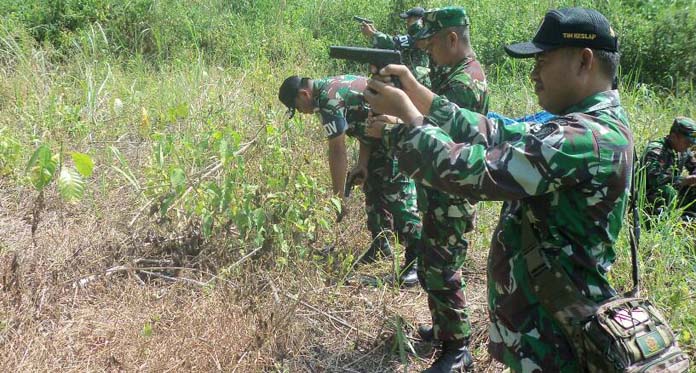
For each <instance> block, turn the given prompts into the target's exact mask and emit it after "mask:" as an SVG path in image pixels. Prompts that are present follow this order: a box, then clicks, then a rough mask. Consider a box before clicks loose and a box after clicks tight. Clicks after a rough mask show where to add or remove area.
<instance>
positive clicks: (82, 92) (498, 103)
mask: <svg viewBox="0 0 696 373" xmlns="http://www.w3.org/2000/svg"><path fill="white" fill-rule="evenodd" d="M356 7H357V5H356ZM377 8H379V7H378V6H376V5H371V7H370V8H369V9H368V8H365V9H357V8H356V9H352V8H351V11H354V12H355V13H360V14H362V15H366V14H373V13H375V14H377V15H380V14H382V13H379V12H383V11H382V10H378V9H377ZM371 9H374V11H371ZM533 9H534V8H533V5H529V6H528V7H526V8H524V9H523V10H521V12H522V13H525V12H530V13H531V12H532V11H533ZM312 12H314V13H317V12H318V13H323V14H325V15H326V14H329V15H331V14H334V13H332V9H328V10H327V9H321V8H319V9H315V8H312V9H305V8H302V7H296V8H293V7H288V9H286V10H285V13H283V14H278V15H277V17H278V18H279V19H280V18H281V17H287V18H293V17H311V14H313V13H312ZM537 12H538V10H537ZM490 17H493V15H490ZM337 19H338V18H337ZM263 27H267V28H268V29H269V31H272V30H276V28H275V27H273V26H270V25H265V26H263ZM276 27H280V26H276ZM325 27H328V26H325ZM337 27H338V26H337ZM343 27H344V28H345V29H340V30H339V32H338V33H337V34H330V35H328V36H326V37H324V38H322V37H321V35H319V36H320V37H319V38H308V37H307V35H308V34H312V33H313V32H314V33H316V32H321V31H322V30H323V28H320V27H319V28H316V29H315V30H310V29H302V28H299V29H296V30H291V31H287V30H286V31H285V32H287V33H288V34H287V35H288V37H287V38H277V39H275V41H267V42H266V44H263V47H260V48H261V49H263V50H266V49H267V48H271V49H273V48H276V49H275V50H276V51H277V52H276V53H279V55H280V56H285V58H286V60H283V59H278V58H277V57H273V53H271V52H267V53H259V51H258V48H257V47H256V46H255V45H251V44H247V45H246V46H245V47H239V46H237V47H236V48H237V49H235V51H236V52H235V53H237V55H241V56H247V57H240V58H239V60H235V61H233V63H223V62H221V61H216V62H211V61H212V60H214V59H213V58H207V57H204V56H205V55H204V54H198V53H196V52H195V51H189V52H184V53H180V54H178V55H177V56H176V57H175V58H168V59H167V60H166V61H162V62H160V63H158V64H157V65H156V68H155V67H153V66H152V65H151V64H149V63H147V62H144V61H143V59H142V58H140V57H128V56H127V55H126V56H125V57H119V58H114V57H111V55H110V54H109V53H107V52H104V50H106V49H108V48H103V47H104V46H105V45H106V46H108V45H109V41H108V40H106V41H103V39H104V37H102V36H101V35H100V32H99V30H98V29H93V30H92V31H91V32H88V33H86V34H85V35H87V36H86V37H84V38H82V39H80V40H82V41H83V44H78V46H79V48H78V47H76V48H77V52H75V53H74V54H73V56H72V57H70V58H68V59H66V60H63V61H62V62H56V60H55V59H54V58H53V57H54V53H55V51H53V50H52V49H51V48H50V47H47V46H44V47H42V48H38V47H36V46H32V45H31V44H27V43H23V42H22V39H21V37H19V38H8V37H7V36H4V37H3V42H4V44H3V45H4V47H3V48H4V49H3V50H2V51H3V55H2V57H3V59H2V61H3V63H2V65H1V66H2V69H1V71H0V72H1V74H2V80H0V84H1V85H2V86H1V88H2V89H0V113H1V115H0V129H1V130H0V140H2V142H1V143H0V144H1V145H2V147H0V150H2V164H0V166H2V167H1V168H2V172H3V177H2V179H1V181H0V188H2V189H1V190H2V192H0V285H1V287H0V289H1V291H2V293H3V296H2V297H0V367H2V370H3V371H5V370H17V371H35V370H46V369H48V368H49V367H50V368H52V369H55V368H58V367H60V368H62V369H63V370H67V371H84V370H118V369H125V370H138V369H139V370H147V371H162V370H167V369H172V370H178V371H185V370H198V371H211V370H218V369H219V370H225V371H234V370H236V371H239V372H245V371H260V370H278V371H302V370H305V371H322V370H329V371H374V372H377V371H385V370H391V369H401V368H403V367H404V366H406V365H408V366H411V367H413V366H420V367H422V366H426V365H427V363H428V359H429V358H430V357H431V356H432V352H431V350H430V349H429V346H426V345H421V344H418V343H412V341H409V340H408V339H405V338H403V337H401V335H400V334H399V332H398V331H400V330H406V332H407V333H408V332H410V331H412V327H413V325H416V324H417V323H420V322H427V321H428V314H427V308H426V302H425V296H424V294H423V292H421V291H420V290H411V291H407V292H400V291H398V290H397V289H393V288H392V287H390V286H387V285H382V284H380V283H379V281H378V284H377V286H373V285H372V282H374V281H373V280H374V279H375V278H378V279H379V278H382V277H384V276H388V275H389V274H390V273H391V272H393V268H394V266H395V264H396V263H393V262H389V261H385V262H383V263H379V264H376V265H374V266H370V267H367V268H358V269H355V268H353V267H352V266H351V260H352V258H353V257H354V256H356V255H359V253H360V251H361V250H362V249H363V248H364V247H366V245H367V244H368V242H367V239H368V237H367V233H366V231H365V230H364V229H363V227H364V221H363V219H364V218H363V216H362V215H363V214H362V213H361V194H360V193H356V196H355V197H354V198H353V200H352V201H351V202H350V205H349V208H350V215H349V216H348V218H347V221H346V222H345V224H343V225H342V226H341V227H336V226H334V225H333V224H332V223H330V221H331V219H332V218H333V214H334V212H333V207H332V203H331V201H330V199H329V196H328V192H327V189H328V185H329V182H328V177H327V174H328V172H327V169H326V162H325V156H324V155H323V154H324V153H325V151H324V149H325V143H324V140H323V138H322V136H321V133H320V131H319V130H318V123H317V122H316V119H314V118H311V119H310V118H303V119H295V120H293V121H291V122H289V123H288V122H286V121H285V120H283V119H282V109H281V107H280V104H279V103H278V102H277V101H276V98H275V95H276V89H277V88H276V87H277V85H278V84H279V83H280V81H281V80H282V79H283V78H284V77H285V76H286V75H288V74H290V73H294V72H299V73H303V74H308V75H309V74H312V75H323V74H335V73H337V72H338V70H337V66H336V65H334V64H333V63H328V64H327V63H326V61H325V60H324V59H323V55H324V54H323V52H322V48H324V46H325V45H327V44H330V43H331V42H332V41H333V40H332V39H334V40H339V41H340V40H345V38H347V37H348V36H347V35H348V34H349V33H350V32H354V31H355V30H354V28H355V26H354V25H352V24H351V25H350V26H343ZM332 35H333V36H332ZM336 35H338V36H336ZM13 40H14V41H15V42H12V41H13ZM100 40H101V41H100ZM354 41H355V42H357V41H358V39H357V38H355V39H354ZM360 42H361V43H362V40H360ZM269 43H270V44H273V45H275V47H268V46H267V45H268V44H269ZM293 43H298V44H299V45H304V46H308V47H313V48H308V49H306V50H305V51H304V52H306V54H305V53H300V52H299V51H295V49H293V48H292V46H293V45H297V44H293ZM100 46H101V47H100ZM481 49H482V50H484V51H487V50H492V48H481ZM482 53H483V52H482ZM285 61H290V62H289V63H286V62H285ZM525 69H526V66H525V65H524V64H523V65H517V64H516V63H510V62H503V63H501V64H498V65H497V66H490V67H489V70H488V71H489V77H490V80H491V92H492V103H493V108H494V110H496V111H500V112H504V113H506V114H511V115H517V114H524V113H529V112H532V111H535V110H536V104H535V100H534V98H533V95H532V94H531V89H530V86H529V83H528V82H527V80H526V78H525V73H524V71H525ZM510 71H513V73H510ZM515 71H517V73H514V72H515ZM626 83H628V84H627V85H626V88H625V89H623V91H622V98H623V100H624V104H625V106H626V108H627V111H628V112H629V114H630V115H631V120H632V123H633V125H634V130H635V133H636V139H637V144H638V145H639V147H640V146H642V145H643V144H645V142H646V141H647V139H649V138H652V137H655V136H659V135H661V134H663V133H665V132H666V131H667V129H668V127H669V123H670V122H671V119H672V118H673V117H674V116H675V115H691V116H694V115H695V113H694V112H693V108H694V103H695V102H696V100H695V99H694V92H693V91H688V90H687V91H686V93H683V92H682V93H680V95H679V96H674V95H671V94H669V93H666V92H661V91H657V90H655V89H651V88H650V87H647V86H642V85H637V84H633V83H631V82H629V81H627V82H626ZM116 99H118V100H120V101H121V102H122V103H123V107H122V108H119V107H118V105H115V102H116ZM143 109H144V110H143ZM223 140H225V143H226V144H227V145H225V146H223V145H222V143H223ZM37 141H40V142H46V143H48V144H50V145H51V146H52V147H53V149H54V151H58V149H60V144H62V147H63V149H64V150H65V151H72V150H76V151H81V152H85V153H88V154H90V155H91V156H92V157H93V158H94V160H95V164H96V169H95V174H94V176H92V177H91V178H90V179H89V183H88V188H87V195H86V197H85V198H84V199H83V201H82V202H80V203H79V204H67V203H64V202H63V201H62V200H61V199H60V198H59V197H58V196H57V193H56V190H55V188H54V187H52V188H49V189H47V191H46V195H45V207H44V208H43V209H42V213H41V214H40V215H39V219H38V222H39V224H38V228H37V231H36V234H35V236H34V237H33V238H32V234H31V223H32V221H35V220H33V218H32V210H34V204H35V202H36V196H37V193H36V192H35V191H33V190H32V187H31V186H30V185H29V184H28V182H27V180H26V177H25V176H24V172H23V166H24V165H25V164H26V162H27V160H28V158H29V156H30V155H31V152H32V151H33V149H34V147H35V143H36V142H37ZM247 143H249V146H248V147H245V146H244V145H245V144H247ZM227 147H229V149H228V148H227ZM112 148H116V149H118V150H119V151H120V153H121V154H123V161H120V160H119V159H118V158H117V157H116V156H115V155H114V154H115V153H114V151H113V150H112ZM222 149H228V151H223V150H222ZM235 152H236V153H237V155H231V154H232V153H235ZM353 152H354V150H353ZM160 154H161V155H160ZM353 154H354V155H355V153H353ZM223 159H225V160H223ZM220 162H223V163H220ZM126 165H127V166H126ZM218 165H220V166H219V167H217V166H218ZM174 169H180V170H182V171H184V174H185V175H186V184H185V187H184V188H183V190H177V187H176V185H172V174H173V173H172V172H173V170H174ZM118 170H122V171H126V172H125V173H126V174H128V172H127V171H130V172H131V173H132V175H133V179H132V180H134V181H135V182H133V181H128V180H127V179H126V178H124V177H123V173H121V172H119V171H118ZM212 184H216V185H221V186H225V185H226V186H228V187H230V188H232V190H233V192H232V193H231V197H230V202H229V204H230V206H232V207H230V208H229V209H227V208H226V209H224V211H222V212H220V213H217V214H216V215H214V221H215V224H214V227H215V230H214V231H213V234H212V237H211V238H210V239H208V240H207V241H206V240H203V239H202V238H201V233H200V227H199V226H198V225H197V222H198V221H199V219H198V217H199V216H203V215H204V214H205V211H207V210H206V209H208V208H210V206H212V205H213V204H214V201H213V199H211V198H210V197H209V194H210V192H209V191H210V190H211V189H210V187H209V186H210V185H212ZM189 188H190V190H191V191H190V192H188V193H184V192H185V191H186V190H188V189H189ZM172 190H173V191H174V192H175V193H176V195H177V199H176V201H175V202H174V203H173V205H172V207H171V209H170V210H169V211H167V212H166V213H165V214H161V213H160V212H158V211H157V209H155V210H154V214H153V215H149V212H150V211H151V208H150V206H156V207H158V208H160V210H161V207H162V205H163V196H166V195H168V193H169V192H170V191H172ZM498 208H499V205H497V204H494V203H482V204H480V215H481V216H480V220H479V222H478V228H477V230H476V231H475V232H474V233H473V234H472V237H471V240H472V249H471V254H470V257H471V260H470V263H469V265H468V266H467V268H466V275H467V279H468V282H469V285H468V288H467V291H468V296H469V303H470V304H471V305H472V314H473V316H472V319H473V320H474V326H475V339H474V344H473V345H474V348H475V355H476V358H477V361H478V362H479V366H480V367H486V368H487V369H488V370H489V371H496V370H497V369H498V367H497V366H495V365H491V363H490V360H489V358H488V357H487V355H486V353H485V342H486V335H485V327H486V323H485V318H486V315H485V296H484V295H485V285H484V282H485V272H484V271H485V269H484V268H485V256H486V247H487V244H488V241H489V239H490V236H491V232H492V230H493V227H494V225H495V221H496V219H497V213H498ZM244 217H247V219H246V220H245V219H243V218H244ZM228 221H229V222H231V224H229V225H224V223H225V222H228ZM657 226H658V228H657V229H655V230H653V231H651V232H646V233H644V236H643V241H642V247H641V249H642V268H643V274H644V277H643V278H644V281H645V287H646V288H647V290H648V294H649V295H650V296H651V298H653V299H654V300H656V301H657V303H658V304H659V305H660V306H661V307H662V308H663V309H664V310H665V312H666V313H667V315H668V316H669V317H670V320H671V322H672V324H673V325H674V327H675V329H676V330H677V331H678V332H679V334H680V338H681V341H682V344H683V345H684V346H686V347H687V348H688V349H689V350H690V351H691V353H692V356H693V354H694V351H695V348H696V346H695V344H694V341H693V338H692V335H694V333H696V320H695V319H694V316H693V315H692V314H693V312H692V311H691V310H693V309H694V308H696V307H695V305H694V303H695V302H696V301H695V299H694V297H695V295H694V289H695V288H696V275H695V274H694V272H695V270H694V267H693V263H694V259H696V258H695V256H696V253H695V252H694V249H693V244H692V243H691V242H690V238H689V237H691V236H693V234H692V233H690V232H689V231H688V228H685V227H681V226H680V225H679V224H678V223H677V222H676V219H665V220H664V221H661V222H659V223H658V225H657ZM327 245H333V246H334V247H335V250H324V249H325V248H326V247H327ZM256 248H260V249H259V250H258V251H253V250H255V249H256ZM251 252H254V256H253V257H251V258H250V259H243V258H245V255H246V254H249V253H251ZM618 252H619V258H618V260H617V266H616V267H617V268H615V270H614V271H613V272H612V275H613V279H614V281H615V283H616V284H617V285H618V286H619V287H621V288H626V287H627V285H628V284H629V280H630V276H629V266H628V251H627V242H626V239H625V237H622V239H621V241H620V242H619V245H618ZM140 258H150V259H158V260H170V261H171V262H163V263H162V265H164V266H167V267H186V268H190V269H175V270H170V271H168V272H166V274H167V275H168V276H178V278H188V279H195V280H198V281H202V282H205V281H210V282H209V283H208V285H206V286H199V285H192V284H190V283H184V282H182V281H181V280H179V281H177V282H174V283H171V282H169V281H163V280H151V279H150V278H148V277H147V276H142V277H141V276H138V274H137V273H136V272H135V271H134V270H132V269H130V270H123V271H120V272H117V273H116V274H114V275H112V276H102V277H99V278H97V279H96V280H94V281H91V282H90V283H89V284H88V285H87V286H86V287H85V288H75V287H74V286H73V284H74V282H75V281H76V280H79V279H83V278H87V277H88V276H90V275H94V274H103V273H104V271H105V270H106V269H108V268H112V267H114V266H117V265H128V266H132V267H134V266H138V265H142V264H139V263H138V262H136V260H137V259H140ZM239 260H242V261H241V262H238V261H239ZM211 273H215V274H216V277H212V275H211ZM211 279H212V280H211ZM143 283H144V284H143ZM409 345H412V346H413V348H414V349H416V350H417V351H418V352H419V353H420V354H419V355H418V356H419V357H416V356H414V355H409V354H407V353H406V352H407V351H408V349H409Z"/></svg>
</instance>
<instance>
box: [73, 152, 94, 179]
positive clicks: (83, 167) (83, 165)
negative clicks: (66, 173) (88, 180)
mask: <svg viewBox="0 0 696 373" xmlns="http://www.w3.org/2000/svg"><path fill="white" fill-rule="evenodd" d="M70 156H71V157H72V160H73V163H75V168H76V169H77V172H79V173H80V175H82V176H83V177H90V176H92V171H94V162H93V161H92V158H90V156H89V155H87V154H84V153H78V152H72V153H70Z"/></svg>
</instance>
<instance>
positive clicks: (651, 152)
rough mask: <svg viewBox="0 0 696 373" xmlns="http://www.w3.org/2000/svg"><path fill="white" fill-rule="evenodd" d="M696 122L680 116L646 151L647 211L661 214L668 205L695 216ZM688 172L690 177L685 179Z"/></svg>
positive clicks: (643, 160) (644, 157) (644, 158)
mask: <svg viewBox="0 0 696 373" xmlns="http://www.w3.org/2000/svg"><path fill="white" fill-rule="evenodd" d="M694 144H696V122H694V120H693V119H690V118H686V117H677V118H676V119H675V120H674V122H673V123H672V128H671V130H670V133H669V135H668V136H666V137H664V138H661V139H659V140H655V141H651V142H649V143H648V145H647V146H646V148H645V153H644V154H643V158H642V165H643V167H644V169H645V171H644V172H645V182H646V185H645V194H646V197H647V200H648V211H649V212H651V213H653V214H659V213H660V212H661V211H662V210H663V209H664V208H666V207H669V206H682V207H686V209H685V211H684V215H685V216H689V217H692V218H693V217H696V203H693V202H694V201H695V200H696V188H691V187H692V186H693V185H696V174H695V173H696V155H694V153H693V152H692V151H691V149H690V148H691V147H692V146H694ZM684 170H686V171H687V172H688V175H686V176H683V175H682V173H683V172H684Z"/></svg>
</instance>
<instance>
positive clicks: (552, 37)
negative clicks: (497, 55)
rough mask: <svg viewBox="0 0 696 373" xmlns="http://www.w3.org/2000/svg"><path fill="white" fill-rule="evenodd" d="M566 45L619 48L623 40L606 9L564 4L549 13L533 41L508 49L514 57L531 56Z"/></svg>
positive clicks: (611, 50) (607, 49)
mask: <svg viewBox="0 0 696 373" xmlns="http://www.w3.org/2000/svg"><path fill="white" fill-rule="evenodd" d="M562 47H581V48H592V49H601V50H606V51H609V52H618V51H619V41H618V38H617V37H616V33H615V32H614V30H613V29H612V28H611V25H610V24H609V20H607V18H606V17H604V15H602V13H600V12H598V11H596V10H594V9H586V8H564V9H556V10H551V11H549V12H548V13H546V15H545V16H544V19H543V21H542V22H541V25H540V26H539V29H538V30H537V33H536V35H534V38H533V39H532V41H531V42H525V43H517V44H512V45H508V46H506V47H505V52H507V54H509V55H510V56H511V57H514V58H529V57H534V55H536V54H537V53H541V52H546V51H550V50H553V49H557V48H562Z"/></svg>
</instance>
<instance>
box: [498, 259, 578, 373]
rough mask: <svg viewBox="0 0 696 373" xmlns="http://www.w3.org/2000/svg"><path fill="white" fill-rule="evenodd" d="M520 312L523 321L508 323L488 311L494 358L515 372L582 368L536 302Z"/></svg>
mask: <svg viewBox="0 0 696 373" xmlns="http://www.w3.org/2000/svg"><path fill="white" fill-rule="evenodd" d="M522 270H526V269H522ZM490 291H491V290H490V289H489V292H490ZM530 291H531V290H530ZM520 312H525V313H526V320H527V322H525V323H524V325H510V324H509V323H507V322H504V321H503V320H501V319H499V318H498V317H497V316H496V315H495V314H494V313H493V312H490V311H489V313H490V319H491V323H490V325H489V328H488V335H489V342H488V352H489V353H490V354H491V356H492V357H493V358H494V359H496V360H498V361H500V362H502V363H503V364H505V365H506V366H508V367H510V371H511V372H516V373H533V372H563V373H572V372H581V371H582V370H581V369H580V367H579V366H578V362H577V359H576V358H575V355H574V354H573V350H572V348H571V346H570V344H569V343H568V342H567V340H566V337H565V335H564V334H563V332H562V331H561V328H560V326H558V325H557V324H556V321H554V320H553V318H552V317H551V315H549V314H548V313H547V312H546V311H545V310H544V309H543V308H542V307H541V306H540V305H539V304H538V303H537V304H536V305H535V306H534V307H530V309H527V310H520Z"/></svg>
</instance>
